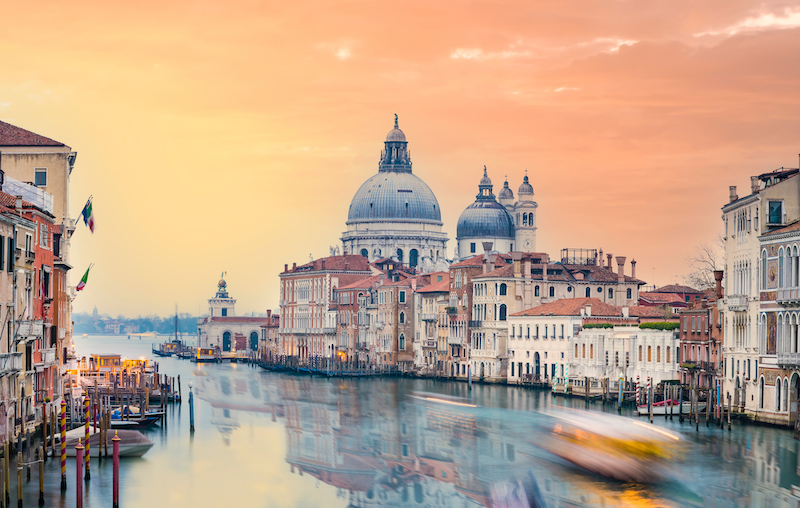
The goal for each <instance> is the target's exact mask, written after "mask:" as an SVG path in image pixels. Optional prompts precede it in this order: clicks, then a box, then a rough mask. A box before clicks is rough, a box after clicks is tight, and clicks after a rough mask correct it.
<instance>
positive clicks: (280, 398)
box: [12, 336, 800, 508]
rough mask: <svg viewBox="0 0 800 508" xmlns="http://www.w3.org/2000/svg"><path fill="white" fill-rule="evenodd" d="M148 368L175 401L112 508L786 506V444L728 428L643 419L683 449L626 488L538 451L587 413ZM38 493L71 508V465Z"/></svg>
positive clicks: (516, 397) (508, 395)
mask: <svg viewBox="0 0 800 508" xmlns="http://www.w3.org/2000/svg"><path fill="white" fill-rule="evenodd" d="M164 340H165V338H164V337H161V338H158V339H147V338H145V339H144V340H139V339H138V338H136V337H132V338H131V339H130V340H128V339H127V338H126V337H100V336H93V337H83V338H77V339H76V340H75V344H76V350H77V353H78V354H79V356H81V355H87V354H90V353H118V354H121V355H123V356H125V357H128V358H139V357H148V358H152V354H151V353H150V350H151V345H152V344H153V343H158V342H162V341H164ZM158 361H159V370H160V371H161V372H162V373H166V374H168V375H172V376H178V375H180V376H181V383H182V386H181V388H182V392H183V395H184V402H183V404H180V405H178V404H176V405H173V406H170V408H169V410H168V415H167V418H166V422H165V423H162V424H161V425H160V426H158V427H154V428H153V429H150V430H148V431H146V433H147V435H148V437H149V438H150V439H151V440H152V441H153V442H154V443H155V445H154V446H153V448H152V449H151V450H150V451H149V452H148V453H147V454H146V455H145V456H144V457H142V458H140V459H123V460H122V461H121V506H122V507H147V506H153V507H155V506H171V507H193V508H194V507H198V506H203V507H206V506H220V507H231V508H232V507H251V506H252V507H261V506H263V507H283V506H304V507H306V506H307V507H379V506H420V507H433V506H437V507H439V506H442V507H444V506H457V507H473V506H483V505H484V504H485V503H486V502H487V498H486V492H487V489H488V488H489V487H490V486H491V485H497V482H501V481H503V480H506V479H511V478H519V477H521V476H527V475H530V476H532V477H533V478H534V479H535V481H536V483H537V485H538V488H539V490H540V491H541V493H542V496H543V498H544V500H545V501H546V503H547V506H548V507H565V506H570V507H572V506H576V507H577V506H607V507H611V506H667V507H684V506H698V507H699V506H703V507H716V506H725V507H728V506H731V507H745V506H747V507H760V508H763V507H790V506H791V507H795V506H797V500H798V497H794V496H793V495H792V493H793V492H795V491H798V492H800V477H798V467H799V466H800V462H798V453H799V452H800V449H799V445H800V442H798V441H795V440H794V439H793V438H792V434H791V432H790V431H788V430H781V429H774V428H769V427H760V426H752V425H739V424H737V423H736V422H734V423H733V429H732V431H731V432H728V430H727V429H726V430H720V429H718V428H713V427H712V428H706V427H705V426H704V425H701V426H700V430H699V431H696V430H695V427H694V426H693V425H691V424H689V423H688V422H687V423H683V424H680V423H679V422H678V419H677V417H675V419H674V420H665V419H664V418H663V417H661V418H656V420H655V423H654V425H655V426H657V427H659V428H665V429H669V430H670V431H673V432H676V433H678V434H679V435H680V436H681V438H682V443H683V444H682V446H681V447H680V448H678V449H676V450H679V453H678V458H677V459H676V460H675V462H674V464H673V465H672V467H671V468H670V469H669V472H668V475H667V477H668V479H667V480H666V481H665V482H662V483H661V484H658V485H639V484H632V483H621V482H618V481H613V480H609V479H607V478H604V477H600V476H597V475H593V474H590V473H587V472H584V471H582V470H580V469H578V468H576V467H574V466H571V465H570V464H569V463H567V462H565V461H563V460H561V459H559V458H557V457H555V456H553V455H551V454H549V453H548V452H546V451H544V450H543V449H542V448H541V447H540V446H539V445H540V444H541V443H542V442H544V440H546V439H547V437H548V433H549V430H546V429H548V427H547V419H548V417H547V416H546V413H549V412H552V411H553V410H554V406H561V407H563V406H564V405H565V404H566V405H567V406H569V407H572V408H576V409H582V410H585V409H587V408H588V409H589V410H591V411H598V412H599V411H603V406H602V404H600V403H592V404H590V405H588V406H587V404H586V403H585V402H583V401H581V400H577V399H572V400H566V401H565V400H564V399H563V398H555V399H554V398H553V397H552V396H551V394H550V393H549V392H547V391H534V390H525V389H520V388H516V387H505V386H490V385H478V384H475V385H473V389H472V391H471V392H469V391H468V390H467V385H466V384H464V383H456V382H443V381H431V380H416V379H355V380H350V379H346V380H342V379H326V378H309V377H307V376H299V375H290V374H277V373H272V372H266V371H263V370H261V369H259V368H257V367H253V366H249V365H236V364H200V365H198V364H193V363H190V362H188V361H186V360H178V359H172V358H163V359H158ZM190 379H191V380H192V381H193V384H194V393H195V401H196V406H195V427H196V431H195V432H194V434H191V433H190V432H189V407H188V402H187V401H188V396H187V395H188V381H189V380H190ZM415 392H435V393H440V394H443V395H449V396H459V397H467V398H468V399H469V402H470V403H471V404H474V405H475V407H467V406H456V405H449V404H435V403H429V402H424V401H422V400H419V399H417V398H414V397H412V396H411V395H412V394H413V393H415ZM607 409H608V411H610V412H615V410H614V408H613V407H611V406H609V407H608V408H607ZM624 416H626V417H628V418H636V417H635V416H633V415H632V414H624ZM641 421H642V422H644V421H645V419H644V418H642V419H641ZM648 425H649V424H648ZM111 468H112V463H111V460H110V459H103V460H102V461H98V460H97V459H94V458H93V459H92V479H91V480H90V481H89V482H88V484H86V487H85V489H86V490H85V496H86V504H85V505H86V506H95V507H100V506H110V505H111V482H112V477H111V473H112V471H111ZM37 476H38V472H37V470H36V469H34V470H33V472H32V475H31V482H30V483H26V485H25V503H24V506H37V503H36V502H37V498H38V479H37ZM45 480H46V481H45V484H46V487H45V490H46V505H47V506H63V507H68V506H75V459H74V458H68V485H69V489H68V491H67V493H66V494H65V495H62V494H61V492H60V489H59V482H60V471H59V465H58V461H57V460H48V462H47V463H46V471H45ZM15 483H16V482H15V480H12V484H15ZM12 489H15V486H14V485H12ZM14 492H15V490H12V504H13V503H15V496H14V494H13V493H14Z"/></svg>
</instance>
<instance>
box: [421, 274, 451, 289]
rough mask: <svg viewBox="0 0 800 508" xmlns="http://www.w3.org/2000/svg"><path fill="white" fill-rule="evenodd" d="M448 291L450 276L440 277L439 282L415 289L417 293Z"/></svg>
mask: <svg viewBox="0 0 800 508" xmlns="http://www.w3.org/2000/svg"><path fill="white" fill-rule="evenodd" d="M448 291H450V276H449V275H445V276H444V277H442V280H441V282H433V283H431V284H428V285H427V286H425V287H424V288H421V289H417V293H446V292H448Z"/></svg>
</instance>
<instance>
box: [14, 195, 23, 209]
mask: <svg viewBox="0 0 800 508" xmlns="http://www.w3.org/2000/svg"><path fill="white" fill-rule="evenodd" d="M14 207H15V208H16V209H17V211H18V212H21V211H22V196H17V199H16V201H15V203H14Z"/></svg>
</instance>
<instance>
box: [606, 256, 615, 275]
mask: <svg viewBox="0 0 800 508" xmlns="http://www.w3.org/2000/svg"><path fill="white" fill-rule="evenodd" d="M606 257H607V258H608V264H607V265H606V267H608V269H609V270H611V271H612V272H613V271H614V269H613V268H611V258H612V257H614V254H606Z"/></svg>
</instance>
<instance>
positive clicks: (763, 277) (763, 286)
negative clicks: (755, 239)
mask: <svg viewBox="0 0 800 508" xmlns="http://www.w3.org/2000/svg"><path fill="white" fill-rule="evenodd" d="M761 289H767V251H764V252H762V253H761ZM762 407H763V404H762Z"/></svg>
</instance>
